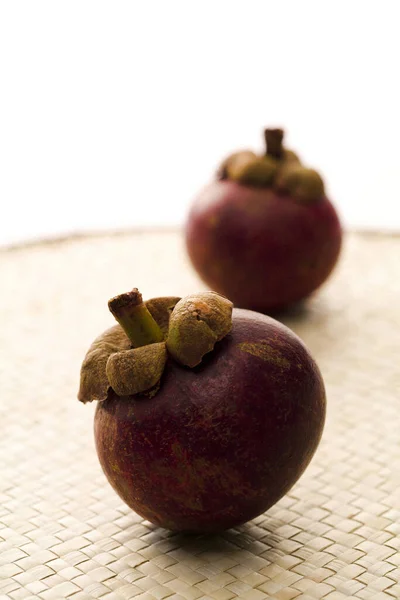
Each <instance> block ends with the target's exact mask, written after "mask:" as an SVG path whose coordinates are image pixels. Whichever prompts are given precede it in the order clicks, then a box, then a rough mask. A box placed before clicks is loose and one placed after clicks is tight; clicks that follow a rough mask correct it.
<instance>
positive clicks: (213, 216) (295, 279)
mask: <svg viewBox="0 0 400 600" xmlns="http://www.w3.org/2000/svg"><path fill="white" fill-rule="evenodd" d="M341 240H342V231H341V226H340V222H339V219H338V216H337V214H336V211H335V209H334V207H333V206H332V204H331V203H330V201H329V200H328V199H327V198H326V197H325V196H324V197H321V198H320V199H318V201H314V202H304V201H299V200H298V199H295V198H293V197H292V196H291V195H290V194H289V193H285V192H279V191H277V190H276V189H274V188H268V187H254V186H248V185H244V184H242V183H237V182H235V181H231V180H222V181H214V182H212V183H211V184H210V185H208V186H207V187H206V188H205V189H204V190H203V191H202V192H201V193H200V195H199V196H198V198H197V199H196V201H195V202H194V204H193V206H192V209H191V211H190V214H189V217H188V221H187V225H186V246H187V250H188V253H189V256H190V259H191V261H192V263H193V266H194V267H195V269H196V270H197V272H198V273H199V275H200V277H201V278H202V279H203V280H204V281H205V282H206V283H207V285H209V286H210V288H211V289H213V290H216V291H217V292H219V293H221V294H224V295H225V296H227V297H228V298H229V299H230V300H232V302H233V303H234V304H235V306H238V307H242V308H249V309H252V310H257V311H260V312H269V311H275V310H280V309H282V308H285V307H287V306H288V305H290V304H293V303H295V302H298V301H300V300H303V299H304V298H306V297H307V296H309V295H310V294H311V293H312V292H313V291H315V290H316V289H317V288H318V287H319V286H320V285H321V284H322V283H323V282H324V281H325V280H326V279H327V277H328V276H329V275H330V273H331V271H332V270H333V268H334V266H335V264H336V262H337V259H338V256H339V253H340V248H341Z"/></svg>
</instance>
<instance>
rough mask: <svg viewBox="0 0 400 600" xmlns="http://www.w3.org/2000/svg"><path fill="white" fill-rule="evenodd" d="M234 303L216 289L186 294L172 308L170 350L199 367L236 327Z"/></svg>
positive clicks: (174, 356)
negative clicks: (207, 355)
mask: <svg viewBox="0 0 400 600" xmlns="http://www.w3.org/2000/svg"><path fill="white" fill-rule="evenodd" d="M232 308H233V304H232V302H230V301H229V300H228V299H227V298H225V297H224V296H221V295H219V294H217V293H216V292H202V293H199V294H193V295H191V296H186V298H183V299H182V300H180V301H179V302H178V303H177V304H176V306H175V308H174V310H173V311H172V314H171V318H170V322H169V332H168V337H167V349H168V352H169V353H170V355H171V356H172V357H173V358H174V359H175V360H176V361H177V362H179V363H180V364H182V365H185V366H188V367H195V366H196V365H198V364H200V362H201V360H202V358H203V356H204V355H205V354H207V353H208V352H211V350H213V348H214V345H215V343H216V342H218V341H220V340H221V339H222V338H224V337H225V336H226V335H227V334H228V333H229V332H230V330H231V328H232Z"/></svg>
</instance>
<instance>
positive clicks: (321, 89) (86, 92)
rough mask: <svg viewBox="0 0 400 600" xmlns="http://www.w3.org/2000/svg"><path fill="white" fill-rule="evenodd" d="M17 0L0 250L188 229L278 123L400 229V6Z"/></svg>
mask: <svg viewBox="0 0 400 600" xmlns="http://www.w3.org/2000/svg"><path fill="white" fill-rule="evenodd" d="M0 2H1V3H0V61H1V64H0V86H1V94H0V206H1V218H0V244H9V243H15V242H18V241H21V240H25V239H32V238H35V237H42V236H46V237H49V236H50V237H52V236H54V235H57V234H59V233H68V232H71V231H85V230H97V229H101V230H102V229H109V228H116V227H117V228H125V227H139V226H144V225H145V226H148V225H157V226H160V225H161V226H164V225H165V226H170V225H176V224H181V223H182V222H183V221H184V218H185V214H186V211H187V209H188V206H189V203H190V201H191V199H192V197H193V195H194V194H195V193H196V192H197V190H198V189H199V188H200V187H201V186H202V185H203V184H204V183H205V182H206V181H207V180H208V179H209V178H210V177H211V175H212V173H213V170H214V168H215V167H216V165H217V163H218V161H219V160H220V159H221V158H222V157H223V156H224V155H225V154H226V153H228V152H230V151H231V150H234V149H237V148H242V147H254V148H255V149H261V144H262V128H263V127H264V126H265V125H275V126H281V125H283V126H284V127H285V128H286V130H287V141H288V143H289V144H290V145H291V146H292V147H293V148H294V149H297V150H299V151H300V154H301V156H302V157H303V159H305V160H306V161H307V162H308V163H309V164H310V165H312V166H314V167H316V168H318V169H320V170H321V171H322V172H323V173H324V175H325V178H326V182H327V187H328V190H329V195H330V196H331V197H332V199H333V200H334V201H335V203H336V204H337V206H338V208H339V210H340V212H341V215H342V217H343V219H344V222H345V224H346V225H347V226H351V227H355V228H369V229H371V228H376V229H400V176H399V175H400V169H399V162H400V151H399V144H400V117H399V111H400V94H399V85H398V83H399V81H398V80H399V70H400V69H399V63H400V41H399V40H400V36H399V22H400V19H399V16H398V15H399V12H400V5H399V3H398V1H397V0H393V1H390V0H386V1H385V0H379V1H376V2H375V1H368V0H360V1H356V0H353V1H350V0H344V1H342V2H340V1H328V0H325V1H322V0H318V1H307V0H293V1H284V0H274V1H268V0H260V1H257V0H246V1H241V2H239V1H234V0H226V1H225V0H220V1H218V0H203V1H202V2H191V1H190V0H184V1H178V0H175V1H174V0H160V1H154V0H153V1H149V0H143V1H134V0H130V1H129V2H125V1H109V2H102V1H99V0H96V1H85V0H79V1H74V0H69V1H68V2H64V1H55V0H51V1H49V2H43V1H32V0H28V1H26V2H21V1H18V0H9V1H8V2H7V1H1V0H0Z"/></svg>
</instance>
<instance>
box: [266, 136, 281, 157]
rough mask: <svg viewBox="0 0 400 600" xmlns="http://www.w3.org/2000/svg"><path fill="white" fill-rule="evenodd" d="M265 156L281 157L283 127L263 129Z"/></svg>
mask: <svg viewBox="0 0 400 600" xmlns="http://www.w3.org/2000/svg"><path fill="white" fill-rule="evenodd" d="M264 138H265V144H266V156H272V157H273V158H276V159H278V160H280V159H282V158H283V129H265V131H264Z"/></svg>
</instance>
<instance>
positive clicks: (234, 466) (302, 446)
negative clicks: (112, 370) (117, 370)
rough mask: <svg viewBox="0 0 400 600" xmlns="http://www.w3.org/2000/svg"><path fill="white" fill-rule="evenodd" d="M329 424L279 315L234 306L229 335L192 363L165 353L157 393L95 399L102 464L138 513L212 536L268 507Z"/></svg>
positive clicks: (301, 353) (311, 368)
mask: <svg viewBox="0 0 400 600" xmlns="http://www.w3.org/2000/svg"><path fill="white" fill-rule="evenodd" d="M324 420H325V391H324V385H323V381H322V378H321V374H320V372H319V370H318V367H317V365H316V364H315V362H314V360H313V359H312V358H311V356H310V354H309V353H308V351H307V349H306V348H305V346H304V345H303V343H302V342H301V341H300V340H299V338H298V337H297V336H295V335H294V334H293V333H292V332H291V331H290V330H289V329H287V328H286V327H285V326H283V325H282V324H280V323H278V322H276V321H274V320H273V319H271V318H269V317H266V316H263V315H260V314H256V313H253V312H250V311H247V310H239V309H234V311H233V327H232V330H231V332H230V333H229V334H228V335H227V336H226V337H225V338H224V339H223V340H222V341H220V342H218V343H217V344H216V346H215V348H214V350H213V351H212V352H211V353H209V354H208V355H206V356H205V357H204V358H203V361H202V363H201V364H200V365H199V366H197V367H195V368H194V369H189V368H187V367H183V366H180V365H179V364H178V363H176V362H175V361H173V360H172V359H169V362H168V363H167V366H166V369H165V371H164V374H163V376H162V379H161V384H160V388H159V390H158V392H157V394H156V395H155V396H154V397H146V396H144V395H137V396H128V397H122V398H121V397H119V396H117V395H116V394H111V396H110V397H109V398H108V399H107V400H106V401H104V402H100V403H98V405H97V409H96V416H95V440H96V447H97V452H98V456H99V459H100V463H101V465H102V468H103V470H104V472H105V474H106V476H107V478H108V480H109V482H110V483H111V485H112V486H113V488H114V489H115V491H116V492H117V493H118V494H119V495H120V497H121V498H122V499H123V500H124V501H125V502H126V503H127V504H128V505H129V506H130V507H131V508H132V509H133V510H135V511H136V512H137V513H138V514H140V515H141V516H143V517H145V518H146V519H148V520H150V521H152V522H153V523H155V524H157V525H160V526H162V527H166V528H168V529H172V530H178V531H187V532H214V531H220V530H223V529H226V528H229V527H233V526H235V525H238V524H240V523H243V522H245V521H248V520H250V519H252V518H254V517H256V516H257V515H259V514H261V513H262V512H264V511H265V510H267V509H268V508H269V507H270V506H272V505H273V504H274V503H275V502H277V501H278V500H279V499H280V498H281V497H282V496H283V495H284V494H285V493H286V492H287V491H288V490H289V489H290V488H291V487H292V486H293V484H294V483H295V482H296V480H297V479H298V478H299V477H300V475H301V474H302V473H303V471H304V469H305V468H306V466H307V465H308V463H309V462H310V460H311V458H312V456H313V454H314V452H315V450H316V448H317V446H318V443H319V440H320V437H321V434H322V429H323V425H324Z"/></svg>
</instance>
